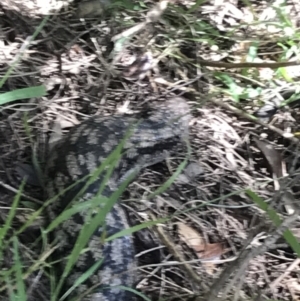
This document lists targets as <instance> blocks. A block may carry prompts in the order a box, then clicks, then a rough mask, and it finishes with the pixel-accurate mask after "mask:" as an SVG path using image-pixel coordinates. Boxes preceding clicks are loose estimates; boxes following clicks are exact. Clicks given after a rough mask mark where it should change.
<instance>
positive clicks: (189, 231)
mask: <svg viewBox="0 0 300 301" xmlns="http://www.w3.org/2000/svg"><path fill="white" fill-rule="evenodd" d="M177 226H178V233H179V236H180V239H181V240H182V241H183V242H184V243H185V244H186V245H187V246H189V247H190V248H191V249H193V250H194V251H195V252H196V254H197V256H198V257H199V258H200V259H203V260H210V261H213V260H218V259H220V257H221V255H223V254H224V253H225V252H226V250H225V249H224V246H223V244H222V243H213V244H210V243H206V242H205V240H204V239H203V237H202V236H201V234H200V233H198V232H197V231H196V230H194V229H193V228H191V227H189V226H187V225H185V224H183V223H178V224H177ZM203 266H204V267H205V269H206V272H207V273H208V274H210V275H212V274H213V273H214V269H215V264H214V263H213V262H203Z"/></svg>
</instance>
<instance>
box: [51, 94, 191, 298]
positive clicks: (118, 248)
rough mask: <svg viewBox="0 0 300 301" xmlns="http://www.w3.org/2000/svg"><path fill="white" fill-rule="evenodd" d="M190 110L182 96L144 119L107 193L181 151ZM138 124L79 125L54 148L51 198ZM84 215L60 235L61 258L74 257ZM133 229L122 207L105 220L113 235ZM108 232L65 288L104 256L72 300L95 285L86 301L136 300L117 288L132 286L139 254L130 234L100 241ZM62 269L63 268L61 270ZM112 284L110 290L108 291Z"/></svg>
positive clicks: (61, 205) (94, 121) (58, 205)
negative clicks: (137, 254)
mask: <svg viewBox="0 0 300 301" xmlns="http://www.w3.org/2000/svg"><path fill="white" fill-rule="evenodd" d="M190 118H191V117H190V115H189V106H188V104H187V103H186V101H185V100H184V99H182V98H178V97H174V98H172V99H169V100H167V101H166V102H164V103H163V104H162V105H160V106H159V107H158V108H157V109H156V110H155V111H154V112H153V114H152V115H150V116H149V117H147V118H145V119H143V120H142V121H141V122H140V123H138V124H137V126H136V127H135V128H134V130H133V132H132V135H131V136H130V138H129V139H128V140H127V141H126V142H125V145H124V148H123V150H122V157H121V159H120V161H119V163H118V164H117V166H116V168H115V170H114V172H113V174H112V176H111V178H110V179H109V182H108V184H107V185H106V187H105V189H104V191H103V193H102V194H103V195H104V196H106V197H109V196H111V194H112V193H113V192H114V191H115V190H116V189H117V188H118V187H119V186H120V184H121V183H122V182H123V181H125V180H126V179H127V178H128V177H129V176H131V175H133V174H134V175H136V174H137V173H138V172H139V171H140V170H141V169H142V168H144V167H146V166H150V165H153V164H156V163H158V162H160V161H162V160H164V159H165V158H166V157H167V156H168V155H171V154H173V153H174V152H176V150H177V149H178V147H179V146H181V145H182V141H183V139H185V138H188V127H189V121H190ZM137 121H138V120H136V119H134V118H132V117H126V116H119V117H100V116H94V117H92V118H89V119H88V120H86V121H84V122H83V123H81V124H80V125H78V126H76V127H74V128H73V129H72V130H70V132H69V133H68V134H67V135H66V136H65V137H64V138H63V139H62V141H61V142H60V143H58V144H57V145H56V146H55V147H54V148H53V149H52V150H51V153H50V156H49V159H48V162H47V168H46V172H45V183H46V191H47V197H48V198H51V197H53V196H55V195H56V193H58V192H59V191H61V190H62V189H64V188H67V187H69V186H70V185H71V184H72V183H74V181H76V180H78V179H80V178H82V177H84V176H86V175H88V174H90V173H91V172H93V171H94V170H95V168H97V167H98V166H100V165H101V163H102V162H103V160H104V159H106V158H107V156H108V155H109V154H110V153H111V152H112V151H113V150H114V149H115V147H117V146H118V144H119V143H120V142H121V140H122V139H123V138H124V135H125V134H126V132H127V130H128V128H129V127H130V126H132V125H135V124H136V122H137ZM102 181H103V178H102V177H101V176H100V177H99V178H98V179H97V180H96V181H95V182H94V183H93V184H92V185H90V186H89V187H88V189H87V190H86V191H85V193H84V195H82V196H81V197H80V198H79V199H78V200H77V202H84V201H87V200H89V199H91V198H92V197H93V195H95V194H96V193H97V192H98V189H99V187H100V185H101V182H102ZM83 185H84V183H81V184H80V185H78V186H77V187H75V188H73V189H72V190H70V191H69V192H67V193H66V194H65V195H63V196H61V197H60V198H59V199H58V200H57V201H56V202H55V203H54V204H53V205H52V206H51V208H49V216H50V219H53V218H55V217H56V216H57V215H58V214H60V213H61V212H62V211H63V210H64V209H65V208H66V207H67V206H68V204H69V203H70V202H71V201H72V200H73V199H74V197H75V196H76V195H77V193H78V191H79V190H80V189H81V188H82V186H83ZM85 214H86V213H85V212H80V213H78V214H75V215H74V216H72V217H71V219H70V220H68V221H65V222H64V223H62V224H61V225H60V227H59V228H58V229H57V230H56V231H55V233H54V236H56V238H59V239H58V241H59V248H58V251H57V253H56V254H55V256H57V257H62V256H67V255H68V254H70V253H71V251H72V249H73V246H74V243H75V241H76V239H77V236H78V234H79V231H80V229H81V227H82V225H83V224H84V219H85ZM127 227H128V222H127V219H126V214H125V212H124V209H123V208H122V206H121V205H120V204H119V203H117V204H116V205H115V206H114V207H113V209H112V210H111V212H110V213H109V214H108V215H107V217H106V228H105V230H106V233H107V236H111V235H113V234H115V233H118V232H119V231H121V230H123V229H124V228H127ZM102 231H103V229H98V230H97V231H96V233H94V235H93V236H92V238H91V239H90V241H89V243H88V246H89V247H90V249H91V251H90V252H87V253H85V254H83V255H82V256H81V257H80V258H79V260H78V262H77V264H76V265H75V266H74V268H73V270H72V272H71V274H70V275H69V277H67V281H66V282H67V283H66V287H65V288H64V289H67V288H69V287H70V286H72V285H73V284H74V282H75V281H76V279H78V278H79V277H80V275H81V274H83V273H84V272H85V271H86V270H87V269H89V268H90V267H91V266H92V265H93V264H94V263H95V262H96V261H97V260H99V259H100V258H104V260H103V264H102V265H101V267H100V268H99V270H98V271H96V272H95V274H94V275H93V276H91V277H90V279H88V281H86V282H85V283H84V284H83V285H81V286H80V287H79V288H78V290H77V291H76V292H75V293H74V295H73V296H77V297H78V295H79V294H80V293H82V292H84V291H85V290H86V289H88V288H89V287H90V286H92V285H95V284H99V286H98V290H96V292H93V293H92V294H91V295H90V296H89V297H87V298H85V299H84V300H89V301H92V300H93V301H125V300H126V301H129V300H133V296H132V295H131V294H130V293H129V292H128V291H125V290H122V289H119V288H113V286H117V285H122V286H126V287H131V288H132V287H133V285H134V282H135V280H136V278H135V270H134V268H135V267H136V263H135V260H134V256H135V250H134V246H133V241H132V237H131V236H126V237H121V238H118V239H115V240H113V241H112V242H108V243H106V244H105V245H104V246H103V245H102V244H101V243H100V239H99V237H101V234H102ZM60 268H62V266H60ZM108 286H112V287H111V288H109V289H103V288H104V287H108Z"/></svg>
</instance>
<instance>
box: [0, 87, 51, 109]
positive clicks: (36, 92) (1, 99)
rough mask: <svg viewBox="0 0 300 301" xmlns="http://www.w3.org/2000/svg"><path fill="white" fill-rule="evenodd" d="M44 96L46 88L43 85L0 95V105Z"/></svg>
mask: <svg viewBox="0 0 300 301" xmlns="http://www.w3.org/2000/svg"><path fill="white" fill-rule="evenodd" d="M45 95H46V87H45V86H44V85H41V86H35V87H28V88H23V89H17V90H13V91H10V92H6V93H2V94H0V105H4V104H6V103H9V102H12V101H15V100H20V99H26V98H34V97H42V96H45Z"/></svg>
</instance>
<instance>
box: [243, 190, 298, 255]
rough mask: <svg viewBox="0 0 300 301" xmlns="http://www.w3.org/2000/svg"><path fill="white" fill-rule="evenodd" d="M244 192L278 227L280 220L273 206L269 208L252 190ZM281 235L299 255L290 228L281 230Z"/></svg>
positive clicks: (295, 240) (296, 242) (296, 243)
mask: <svg viewBox="0 0 300 301" xmlns="http://www.w3.org/2000/svg"><path fill="white" fill-rule="evenodd" d="M246 193H247V194H248V195H249V197H250V198H251V199H252V200H253V201H254V202H255V203H256V204H257V205H258V206H259V207H260V208H261V209H262V210H264V211H265V212H266V213H267V214H268V216H269V218H270V220H271V221H272V222H273V223H274V225H275V226H276V227H279V226H280V225H281V223H282V220H281V218H280V217H279V215H278V214H277V212H276V211H275V210H274V209H273V208H270V207H269V205H268V204H267V203H266V202H265V201H264V200H263V199H262V198H260V197H259V196H258V195H257V194H256V193H255V192H253V191H252V190H248V189H247V190H246ZM283 237H284V239H285V240H286V242H287V243H288V244H289V245H290V247H291V248H292V249H293V251H294V252H295V253H296V254H297V255H298V257H300V244H299V242H298V240H297V238H296V237H295V236H294V234H293V233H292V232H291V230H289V229H287V230H285V231H284V232H283Z"/></svg>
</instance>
